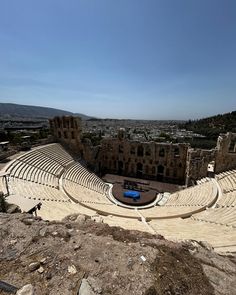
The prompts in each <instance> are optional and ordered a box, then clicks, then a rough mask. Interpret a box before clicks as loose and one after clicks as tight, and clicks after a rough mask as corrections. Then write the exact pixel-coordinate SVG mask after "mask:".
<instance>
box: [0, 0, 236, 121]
mask: <svg viewBox="0 0 236 295" xmlns="http://www.w3.org/2000/svg"><path fill="white" fill-rule="evenodd" d="M235 16H236V3H235V1H230V0H227V1H220V0H216V1H213V0H207V1H202V0H201V1H197V2H196V1H184V0H181V1H154V0H150V1H145V2H144V1H139V0H138V1H134V0H129V1H124V0H122V1H119V2H118V1H114V2H113V1H107V0H101V1H85V0H81V1H75V0H71V1H69V3H65V2H64V1H55V0H53V1H50V3H49V2H48V1H46V0H43V1H40V2H35V3H32V1H29V0H23V1H20V2H19V1H11V2H9V1H6V0H3V1H1V3H0V42H1V47H0V64H1V67H0V102H9V103H18V104H25V105H37V106H45V107H52V108H58V109H63V110H67V111H71V112H74V113H77V112H78V113H84V114H86V115H91V116H95V117H99V118H120V119H152V120H163V119H167V120H168V119H173V120H175V119H179V120H181V119H183V120H188V119H197V118H203V117H207V116H211V115H216V114H219V113H226V112H231V111H234V110H235V109H236V98H235V93H236V58H235V57H236V40H235V38H234V36H235V35H236V17H235Z"/></svg>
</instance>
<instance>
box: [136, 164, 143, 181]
mask: <svg viewBox="0 0 236 295" xmlns="http://www.w3.org/2000/svg"><path fill="white" fill-rule="evenodd" d="M136 175H137V177H138V178H141V177H142V176H143V164H142V163H137V167H136Z"/></svg>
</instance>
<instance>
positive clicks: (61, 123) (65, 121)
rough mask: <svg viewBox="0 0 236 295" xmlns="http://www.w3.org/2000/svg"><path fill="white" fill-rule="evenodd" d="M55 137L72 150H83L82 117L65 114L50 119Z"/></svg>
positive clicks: (77, 151)
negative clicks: (81, 139) (81, 137)
mask: <svg viewBox="0 0 236 295" xmlns="http://www.w3.org/2000/svg"><path fill="white" fill-rule="evenodd" d="M49 123H50V129H51V132H52V134H53V136H54V138H55V139H56V140H57V141H58V142H60V143H62V144H63V145H65V146H66V147H67V148H69V149H70V150H72V151H73V152H74V153H80V152H81V142H80V136H81V119H80V117H73V116H63V117H55V118H53V119H51V120H50V121H49Z"/></svg>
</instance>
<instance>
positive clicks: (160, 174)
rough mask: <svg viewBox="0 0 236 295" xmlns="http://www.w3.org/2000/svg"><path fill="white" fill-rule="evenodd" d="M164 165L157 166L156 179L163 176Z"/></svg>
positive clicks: (161, 178) (160, 178)
mask: <svg viewBox="0 0 236 295" xmlns="http://www.w3.org/2000/svg"><path fill="white" fill-rule="evenodd" d="M164 169H165V168H164V166H162V165H158V166H157V180H160V181H162V180H163V176H164Z"/></svg>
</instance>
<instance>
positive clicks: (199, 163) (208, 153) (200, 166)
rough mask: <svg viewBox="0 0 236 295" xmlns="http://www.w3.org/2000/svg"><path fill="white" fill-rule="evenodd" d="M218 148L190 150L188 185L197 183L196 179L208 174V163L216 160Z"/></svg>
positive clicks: (188, 155) (187, 165)
mask: <svg viewBox="0 0 236 295" xmlns="http://www.w3.org/2000/svg"><path fill="white" fill-rule="evenodd" d="M216 152H217V151H216V149H212V150H203V149H192V148H190V149H189V150H188V154H187V163H186V185H191V184H193V183H195V181H196V180H198V179H201V178H203V177H207V176H208V171H207V169H208V164H209V163H211V162H213V161H215V159H216Z"/></svg>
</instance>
